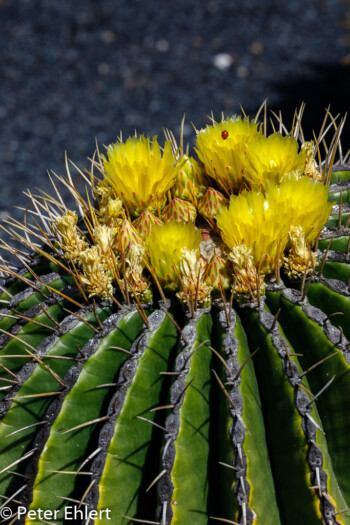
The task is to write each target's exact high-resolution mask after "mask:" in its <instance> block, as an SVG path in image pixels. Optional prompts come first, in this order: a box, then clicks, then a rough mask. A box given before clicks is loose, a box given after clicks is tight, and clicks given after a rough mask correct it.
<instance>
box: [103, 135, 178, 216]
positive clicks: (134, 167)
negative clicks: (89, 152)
mask: <svg viewBox="0 0 350 525" xmlns="http://www.w3.org/2000/svg"><path fill="white" fill-rule="evenodd" d="M107 154H108V160H107V159H104V169H105V173H106V177H107V180H108V181H109V183H110V184H111V186H112V187H113V189H114V190H115V192H116V194H117V196H118V197H120V198H121V199H122V200H123V202H124V204H125V206H126V207H127V208H128V210H129V211H130V213H131V214H132V215H134V216H135V215H140V214H141V213H142V211H143V210H144V209H145V208H147V207H149V208H150V209H151V210H152V211H157V206H158V205H159V206H160V207H162V206H163V205H164V203H165V202H163V201H165V199H164V194H165V192H166V191H167V190H168V189H170V188H171V186H172V185H173V183H174V180H175V177H176V174H177V170H176V168H175V159H174V157H173V154H172V151H171V144H170V142H169V141H168V142H166V143H165V145H164V150H163V155H162V152H161V150H160V147H159V144H158V142H157V137H153V140H152V142H151V141H150V139H149V138H146V137H144V136H141V137H139V138H136V137H134V138H129V139H128V140H127V141H126V142H125V143H122V142H117V143H116V144H112V145H110V146H108V147H107Z"/></svg>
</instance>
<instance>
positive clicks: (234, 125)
mask: <svg viewBox="0 0 350 525" xmlns="http://www.w3.org/2000/svg"><path fill="white" fill-rule="evenodd" d="M260 134H261V131H260V128H259V126H258V124H256V123H255V122H254V121H250V120H249V119H248V118H243V119H242V118H241V117H236V116H233V117H230V118H227V119H225V120H223V121H222V122H214V123H213V124H212V125H211V126H207V127H206V128H205V129H201V130H200V131H199V132H198V134H197V143H196V145H197V148H196V152H197V154H198V157H199V159H200V160H201V162H203V164H204V166H205V169H206V172H207V174H208V175H210V177H213V178H214V179H215V180H217V182H218V183H219V185H220V186H221V187H222V188H223V189H224V190H225V191H226V193H228V194H230V193H234V192H237V191H238V190H239V189H240V188H241V187H242V186H243V185H244V181H243V164H244V155H245V150H246V146H247V144H248V143H249V142H250V141H251V140H252V139H253V138H254V137H256V136H259V135H260Z"/></svg>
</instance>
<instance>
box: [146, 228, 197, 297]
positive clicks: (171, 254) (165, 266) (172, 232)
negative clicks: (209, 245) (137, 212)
mask: <svg viewBox="0 0 350 525" xmlns="http://www.w3.org/2000/svg"><path fill="white" fill-rule="evenodd" d="M201 240H202V236H201V232H200V231H199V230H196V228H195V227H194V225H193V224H192V223H188V224H182V223H179V222H168V223H166V224H164V226H160V225H155V226H153V228H152V231H151V234H150V236H149V238H148V239H147V247H148V250H149V256H150V261H151V264H152V266H153V268H154V270H155V272H156V275H157V277H158V279H159V281H160V283H161V285H162V286H164V287H166V288H167V289H170V290H178V289H179V287H180V261H181V257H182V254H183V250H184V249H185V250H198V257H199V255H200V254H199V249H198V248H199V244H200V242H201Z"/></svg>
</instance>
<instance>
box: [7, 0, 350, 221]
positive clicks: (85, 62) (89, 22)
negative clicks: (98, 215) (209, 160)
mask: <svg viewBox="0 0 350 525" xmlns="http://www.w3.org/2000/svg"><path fill="white" fill-rule="evenodd" d="M344 17H345V8H344V5H342V4H341V3H340V2H339V1H337V0H308V1H306V2H305V1H302V0H288V1H286V2H282V1H281V0H265V1H264V2H262V1H258V0H241V1H240V2H238V1H233V0H231V1H230V0H225V1H223V0H202V1H196V0H187V1H185V0H176V1H173V2H165V1H162V2H160V1H156V0H152V1H147V2H146V1H144V0H142V1H137V0H129V1H126V0H114V1H113V0H105V1H104V0H49V1H48V0H37V1H36V0H0V57H1V59H0V70H1V76H0V178H1V196H0V217H2V218H3V217H5V216H7V214H8V213H9V212H10V213H15V214H17V216H18V212H13V210H12V206H13V205H17V206H18V205H23V203H24V202H26V199H25V197H24V196H23V195H22V191H23V190H24V189H25V188H27V187H30V188H34V187H35V186H40V187H48V183H47V177H46V170H47V169H52V170H54V171H56V172H58V173H60V174H61V173H63V172H64V151H65V150H67V151H68V154H69V156H70V157H71V158H72V159H73V160H74V161H75V162H76V163H78V164H79V165H80V166H84V165H87V162H86V160H85V159H86V157H87V156H90V155H92V153H93V150H94V143H95V137H97V139H98V142H99V143H100V144H106V143H110V142H112V141H114V140H115V139H116V137H117V135H118V134H119V131H120V130H123V133H124V136H128V135H129V134H132V133H133V132H134V129H135V128H136V129H137V130H138V131H139V132H144V133H146V134H150V135H153V134H158V135H161V134H162V127H163V126H167V127H169V128H171V129H173V130H174V131H175V132H176V133H178V130H179V123H180V121H181V117H182V115H183V113H186V117H187V122H188V124H187V125H186V127H185V133H186V135H187V136H186V138H187V139H188V140H189V139H190V137H191V136H193V132H192V128H191V126H190V124H189V122H190V121H192V122H193V123H195V125H196V126H197V127H200V126H201V125H203V124H204V123H206V115H207V114H208V113H209V112H210V111H211V110H213V111H214V114H215V115H216V116H218V117H219V115H220V113H221V111H224V112H225V114H228V115H230V114H232V113H235V112H238V111H239V105H240V104H242V106H243V107H244V109H245V110H246V111H247V112H249V113H251V114H253V113H254V112H255V111H256V109H257V108H258V107H259V105H260V103H261V102H262V101H263V100H264V99H265V98H266V97H268V100H269V106H270V107H272V108H274V109H277V108H282V110H283V111H284V113H285V114H286V115H290V114H291V113H292V112H293V111H294V108H295V107H296V106H297V105H299V104H300V103H301V101H303V100H305V101H306V102H307V113H306V117H307V118H306V121H305V125H306V127H307V131H308V134H309V135H310V133H311V129H312V127H318V126H319V123H320V120H321V117H323V113H324V108H325V107H326V106H327V105H328V104H331V106H332V110H333V111H334V112H335V113H336V112H338V111H339V112H341V113H345V112H346V111H347V110H348V109H349V92H350V89H349V88H350V80H349V75H350V66H345V65H342V64H341V59H342V57H344V56H345V55H347V53H349V51H350V50H349V49H348V48H346V46H344V45H342V39H344V30H343V29H341V27H340V24H341V22H342V21H343V20H344ZM349 127H350V126H348V128H349ZM345 142H346V145H347V147H349V145H350V140H349V135H347V136H346V137H345Z"/></svg>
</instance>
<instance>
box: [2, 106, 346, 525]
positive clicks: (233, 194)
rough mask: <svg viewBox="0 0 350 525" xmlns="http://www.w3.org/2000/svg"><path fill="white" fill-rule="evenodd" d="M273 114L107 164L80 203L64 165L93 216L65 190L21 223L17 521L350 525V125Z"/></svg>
mask: <svg viewBox="0 0 350 525" xmlns="http://www.w3.org/2000/svg"><path fill="white" fill-rule="evenodd" d="M263 109H264V111H262V112H259V114H258V115H257V116H256V118H255V119H249V118H248V117H245V116H242V117H237V116H234V117H229V118H224V117H223V118H222V120H221V121H220V122H216V121H215V120H214V119H212V122H211V123H210V124H209V125H208V126H207V127H206V128H204V129H202V130H197V131H196V134H197V137H196V147H195V152H193V156H191V155H190V153H189V151H188V149H187V151H186V150H185V149H184V146H183V141H182V138H181V140H180V146H179V147H178V146H177V144H176V140H175V138H174V136H173V134H172V133H171V132H169V131H166V141H165V144H164V146H163V147H160V145H159V143H158V140H157V138H153V139H149V138H147V137H144V136H140V137H137V136H135V137H133V138H129V139H127V140H126V141H125V142H123V141H122V140H120V141H118V142H117V143H116V144H113V145H111V146H108V147H107V149H106V152H105V153H100V152H99V150H97V151H96V153H95V155H94V156H93V158H92V160H91V166H90V169H89V170H87V171H86V172H81V171H79V170H78V171H79V173H80V175H81V177H82V178H83V180H84V183H85V186H86V188H85V189H84V191H80V192H79V191H78V190H77V189H76V188H75V186H74V183H73V179H72V177H71V174H70V169H69V164H68V163H67V168H68V169H67V176H66V177H58V179H59V181H58V182H59V183H62V184H63V185H64V186H65V187H66V189H68V190H69V191H70V192H71V194H72V196H73V197H74V199H75V202H76V210H71V209H67V207H66V204H65V202H64V200H63V198H62V197H61V194H60V192H59V189H58V182H57V181H52V182H53V194H52V195H51V196H50V195H48V194H47V193H42V194H41V195H33V194H30V198H31V201H30V204H29V206H28V208H27V210H26V212H25V215H24V220H23V222H18V221H17V220H15V219H9V220H8V221H7V225H6V228H7V230H8V232H10V233H11V235H12V237H13V239H14V241H16V244H13V245H10V244H8V243H6V242H5V241H3V242H2V248H3V250H4V251H5V252H7V254H8V255H10V256H11V257H10V259H11V261H10V262H6V258H7V256H6V253H5V255H4V259H3V262H2V264H1V272H2V275H3V279H4V281H5V284H4V286H3V287H2V288H3V293H2V296H1V305H0V306H1V318H0V329H1V336H0V339H1V350H0V358H1V362H0V380H1V386H0V396H1V397H0V416H1V421H0V448H1V454H0V495H1V498H2V500H1V503H0V515H1V517H2V522H4V523H9V524H12V523H33V524H39V523H53V524H64V523H70V522H74V523H79V524H80V523H81V524H83V523H84V524H88V523H96V524H103V525H104V524H108V523H112V524H113V525H126V524H128V523H129V524H131V523H150V524H160V525H170V524H171V525H175V524H178V525H190V524H191V525H192V524H193V525H204V524H207V523H215V522H217V523H219V522H221V523H228V524H235V523H239V524H245V525H252V524H255V523H258V524H263V525H268V524H271V525H272V524H273V525H278V524H281V525H289V524H291V525H292V524H293V525H295V524H296V523H298V524H303V525H313V524H317V523H325V524H327V525H331V524H347V523H350V511H349V507H350V475H349V465H350V445H349V434H348V432H349V431H350V418H349V409H348V407H349V399H350V355H349V352H350V348H349V343H348V338H349V337H350V322H349V318H350V302H349V295H350V292H349V279H350V265H349V262H350V259H349V234H350V230H349V221H350V218H349V217H350V208H349V206H350V204H349V203H350V182H349V178H350V177H349V171H348V168H347V167H346V163H347V158H346V157H344V156H343V153H342V149H341V146H340V132H341V129H342V127H343V125H344V122H343V121H341V122H337V120H336V119H334V118H333V117H332V116H330V114H329V113H328V114H327V116H326V119H325V122H324V125H323V128H322V130H321V132H320V134H319V136H318V137H317V138H316V136H315V137H314V141H308V142H307V141H305V139H304V135H303V132H302V127H301V113H302V111H300V112H298V113H297V114H296V116H295V119H294V122H293V124H292V126H291V129H288V128H287V126H286V125H285V124H284V123H283V122H282V120H281V119H280V118H277V120H275V121H272V126H273V133H271V134H270V135H268V132H267V118H266V107H265V108H263ZM260 115H261V116H262V119H261V120H262V123H260ZM276 122H277V124H276ZM333 132H334V136H333V137H331V138H330V139H329V140H328V146H327V147H324V144H325V143H326V142H327V137H328V136H329V135H330V134H331V133H333ZM13 256H16V257H17V259H18V261H19V262H18V265H16V266H15V265H14V264H13Z"/></svg>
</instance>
